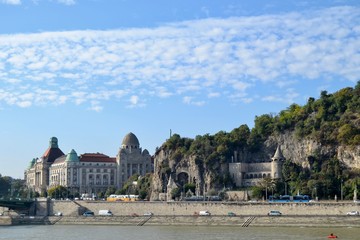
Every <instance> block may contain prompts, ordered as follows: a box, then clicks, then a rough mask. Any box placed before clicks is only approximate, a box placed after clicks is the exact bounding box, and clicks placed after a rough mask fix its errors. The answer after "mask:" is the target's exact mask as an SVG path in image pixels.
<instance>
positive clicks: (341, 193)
mask: <svg viewBox="0 0 360 240" xmlns="http://www.w3.org/2000/svg"><path fill="white" fill-rule="evenodd" d="M343 181H344V180H343V179H341V181H340V199H341V201H342V200H343Z"/></svg>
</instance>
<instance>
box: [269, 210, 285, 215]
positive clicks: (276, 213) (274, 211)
mask: <svg viewBox="0 0 360 240" xmlns="http://www.w3.org/2000/svg"><path fill="white" fill-rule="evenodd" d="M267 215H269V216H281V215H282V213H281V212H280V211H277V210H271V211H269V212H268V214H267Z"/></svg>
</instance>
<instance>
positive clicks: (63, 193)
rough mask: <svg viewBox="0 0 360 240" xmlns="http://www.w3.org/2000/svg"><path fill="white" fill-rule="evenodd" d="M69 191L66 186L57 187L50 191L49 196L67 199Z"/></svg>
mask: <svg viewBox="0 0 360 240" xmlns="http://www.w3.org/2000/svg"><path fill="white" fill-rule="evenodd" d="M69 193H70V192H69V190H68V189H67V188H66V187H64V186H56V187H53V188H50V189H49V190H48V196H49V197H50V198H55V199H62V198H63V199H65V198H67V197H68V196H69Z"/></svg>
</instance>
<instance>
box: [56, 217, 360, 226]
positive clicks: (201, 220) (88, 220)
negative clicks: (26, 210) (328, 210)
mask: <svg viewBox="0 0 360 240" xmlns="http://www.w3.org/2000/svg"><path fill="white" fill-rule="evenodd" d="M49 222H52V223H53V224H61V225H83V224H88V225H120V226H237V227H275V226H282V227H295V226H296V227H299V226H301V227H360V217H347V216H337V217H336V216H311V217H309V216H281V217H275V216H273V217H271V216H256V217H249V216H235V217H229V216H176V215H175V216H156V215H154V216H152V217H150V218H149V217H144V216H138V217H130V216H113V217H102V216H95V217H82V216H79V217H49Z"/></svg>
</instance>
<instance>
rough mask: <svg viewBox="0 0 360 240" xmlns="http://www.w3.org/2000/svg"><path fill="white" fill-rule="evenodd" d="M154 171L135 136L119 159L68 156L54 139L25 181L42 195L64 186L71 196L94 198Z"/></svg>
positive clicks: (128, 138) (124, 144)
mask: <svg viewBox="0 0 360 240" xmlns="http://www.w3.org/2000/svg"><path fill="white" fill-rule="evenodd" d="M152 171H153V167H152V162H151V156H150V154H149V152H148V151H147V150H146V149H145V150H142V149H141V148H140V144H139V140H138V138H137V137H136V136H135V135H134V134H133V133H129V134H127V135H126V136H125V137H124V139H123V141H122V143H121V147H120V149H119V151H118V154H117V156H116V157H109V156H107V155H105V154H102V153H84V154H81V155H78V154H77V153H76V152H75V150H74V149H72V150H71V151H70V152H69V153H68V154H66V155H65V154H64V153H63V152H62V151H61V150H60V148H59V146H58V140H57V138H56V137H52V138H51V139H50V144H49V148H48V149H47V150H46V151H45V153H44V154H43V155H42V156H41V157H40V158H36V159H33V160H32V161H31V162H30V165H29V167H28V168H27V169H26V170H25V180H26V184H27V186H28V187H29V188H30V189H33V190H34V191H36V192H39V193H44V192H46V191H47V189H49V188H51V187H55V186H64V187H67V188H68V189H69V190H70V191H71V192H72V193H75V192H78V193H80V194H83V193H87V194H90V195H93V194H96V193H98V192H101V191H106V189H107V188H109V187H115V188H121V187H122V186H123V185H124V183H125V182H126V181H127V180H128V178H129V177H131V176H133V175H134V174H139V175H140V176H144V175H145V174H146V173H151V172H152Z"/></svg>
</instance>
